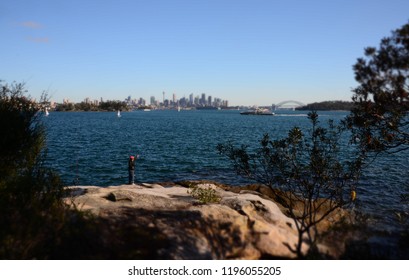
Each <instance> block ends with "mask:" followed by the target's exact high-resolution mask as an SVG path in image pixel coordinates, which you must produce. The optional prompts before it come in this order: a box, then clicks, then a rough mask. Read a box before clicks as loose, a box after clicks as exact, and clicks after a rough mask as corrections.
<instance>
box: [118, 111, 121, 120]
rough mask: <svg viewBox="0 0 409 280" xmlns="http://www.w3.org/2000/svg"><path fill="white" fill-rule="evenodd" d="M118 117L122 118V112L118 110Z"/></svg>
mask: <svg viewBox="0 0 409 280" xmlns="http://www.w3.org/2000/svg"><path fill="white" fill-rule="evenodd" d="M117 116H118V118H120V117H121V111H119V110H118V113H117Z"/></svg>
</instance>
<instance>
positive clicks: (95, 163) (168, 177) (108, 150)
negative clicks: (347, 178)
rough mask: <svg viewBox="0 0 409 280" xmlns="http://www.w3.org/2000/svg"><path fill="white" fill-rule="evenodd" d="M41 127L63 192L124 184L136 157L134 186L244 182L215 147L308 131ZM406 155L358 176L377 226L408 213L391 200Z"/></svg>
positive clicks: (226, 117)
mask: <svg viewBox="0 0 409 280" xmlns="http://www.w3.org/2000/svg"><path fill="white" fill-rule="evenodd" d="M319 114H320V120H321V122H323V123H324V122H325V121H326V120H328V119H333V120H335V121H339V120H341V119H342V118H344V117H345V116H346V114H347V113H346V112H321V113H319ZM44 121H45V124H46V127H47V147H48V155H47V164H48V165H50V166H51V167H53V168H54V169H56V170H57V171H58V172H59V173H60V174H61V177H62V179H63V180H64V182H65V184H67V185H73V184H76V185H97V186H108V185H120V184H125V183H127V161H128V157H129V155H131V154H139V155H140V158H139V159H138V160H137V163H136V172H135V173H136V174H135V175H136V181H137V182H166V181H178V180H187V179H193V180H197V179H207V180H215V181H219V182H223V183H227V184H232V185H240V184H245V183H248V182H249V181H246V180H244V179H242V178H240V177H238V176H237V175H236V174H235V173H234V172H233V171H232V168H231V165H230V162H229V161H228V160H227V159H226V158H224V157H222V156H220V155H219V154H218V153H217V150H216V146H217V144H218V143H225V142H226V141H229V140H231V141H233V142H234V143H236V144H237V145H242V144H244V145H249V146H250V147H256V146H257V145H258V141H259V140H260V139H261V137H262V136H263V134H264V133H269V134H270V135H271V136H272V137H273V138H283V137H285V136H286V135H287V132H288V130H289V129H291V128H292V127H293V126H299V127H301V128H303V129H309V128H310V125H309V121H308V119H307V112H297V111H295V112H292V111H281V112H280V111H279V112H278V114H277V115H276V116H242V115H240V114H239V112H238V111H228V110H220V111H201V110H195V111H181V112H177V111H172V110H165V111H161V110H156V111H150V112H143V111H135V112H123V113H122V117H121V118H118V117H117V116H116V113H115V112H67V113H64V112H52V113H51V114H50V115H49V116H48V117H45V118H44ZM407 156H408V153H400V154H395V155H393V156H389V157H388V156H383V157H382V158H378V159H377V161H375V162H374V163H372V164H371V165H370V166H369V167H368V168H367V169H366V172H365V174H366V175H365V176H364V177H363V179H362V181H361V183H360V188H359V190H358V196H359V204H360V205H361V207H362V208H363V209H364V210H365V211H366V212H367V213H370V214H371V216H372V217H373V219H374V220H376V221H378V220H379V221H382V223H383V225H392V226H393V224H396V217H395V213H396V212H398V211H408V209H407V208H405V207H407V206H406V205H404V204H402V203H401V201H400V197H399V195H400V194H401V193H402V192H405V191H406V192H409V188H408V183H407V182H408V178H409V175H408V171H407V170H408V162H407V158H408V157H407Z"/></svg>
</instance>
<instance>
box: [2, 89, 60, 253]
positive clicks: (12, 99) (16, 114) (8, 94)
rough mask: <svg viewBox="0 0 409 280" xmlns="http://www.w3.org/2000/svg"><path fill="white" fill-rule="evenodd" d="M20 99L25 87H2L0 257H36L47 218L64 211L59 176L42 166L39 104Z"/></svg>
mask: <svg viewBox="0 0 409 280" xmlns="http://www.w3.org/2000/svg"><path fill="white" fill-rule="evenodd" d="M24 94H25V90H24V84H16V83H14V84H12V85H7V84H0V131H1V136H0V258H11V259H14V258H32V257H35V256H34V255H32V254H33V253H34V252H38V251H37V250H44V248H46V247H44V246H40V245H39V244H42V245H44V243H43V242H44V238H45V235H46V234H47V233H50V232H49V231H48V230H47V226H50V225H51V224H52V223H51V222H50V220H52V219H53V217H51V216H50V214H51V213H52V214H56V213H61V211H60V210H62V209H64V207H63V205H62V201H61V197H62V193H63V192H62V185H61V183H60V180H59V177H58V176H57V175H56V174H54V173H53V172H52V171H51V170H50V169H47V168H45V167H44V166H43V165H42V159H43V155H44V153H43V152H44V145H45V132H44V127H43V125H42V124H41V120H40V118H41V116H42V115H41V103H36V102H34V101H32V100H31V99H30V98H29V97H26V96H24Z"/></svg>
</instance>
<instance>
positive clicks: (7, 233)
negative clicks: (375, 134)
mask: <svg viewBox="0 0 409 280" xmlns="http://www.w3.org/2000/svg"><path fill="white" fill-rule="evenodd" d="M0 86H1V87H0V131H1V133H0V259H146V258H148V259H154V258H158V256H157V252H158V247H160V248H163V247H164V246H167V244H166V242H164V240H165V239H164V238H163V236H162V235H161V234H160V233H159V232H157V231H155V230H154V229H146V228H143V227H138V226H132V223H130V221H127V220H124V219H122V220H118V221H107V220H104V219H102V218H97V217H95V216H94V215H91V214H90V213H87V212H83V211H80V210H79V209H72V208H70V207H69V206H68V205H67V204H66V203H65V202H64V197H65V191H64V188H63V185H62V184H61V181H60V179H59V176H58V175H57V174H55V173H54V172H53V171H52V170H50V169H49V168H46V167H44V166H43V164H42V162H43V157H44V148H45V141H44V139H45V133H44V128H43V126H42V123H41V117H42V113H41V110H42V107H43V105H44V104H46V102H43V101H42V102H39V103H36V102H34V101H32V100H31V99H30V98H29V97H25V96H24V94H25V91H24V85H23V84H12V85H7V84H5V85H0Z"/></svg>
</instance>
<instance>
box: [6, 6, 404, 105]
mask: <svg viewBox="0 0 409 280" xmlns="http://www.w3.org/2000/svg"><path fill="white" fill-rule="evenodd" d="M0 9H1V11H2V17H0V36H1V38H4V39H5V42H7V43H4V44H0V61H1V62H2V69H3V71H2V72H1V73H0V80H2V81H3V82H5V83H12V82H13V81H16V82H25V83H26V85H27V89H28V91H29V94H30V95H32V96H34V97H36V98H37V99H38V98H39V96H40V95H41V93H42V92H43V91H44V90H45V91H48V92H49V94H50V96H51V98H52V99H53V100H55V101H57V102H61V101H62V100H63V99H64V98H70V99H71V100H74V101H76V102H78V101H80V100H83V99H84V98H86V97H90V98H100V97H102V98H103V99H105V100H109V99H110V100H115V99H118V97H119V96H120V97H121V99H122V96H129V95H132V96H138V97H142V98H143V99H145V100H149V99H150V96H155V97H156V98H157V99H158V100H160V99H161V94H162V92H163V91H165V92H166V93H169V94H172V93H175V94H177V95H178V96H179V97H181V96H189V94H191V93H192V92H193V93H197V94H201V93H202V92H204V93H207V94H208V95H212V96H220V97H221V98H223V99H225V100H229V102H230V105H232V106H235V105H246V106H252V105H266V104H273V103H278V102H281V101H283V100H289V99H290V100H298V101H301V102H303V103H312V102H319V101H324V100H345V101H348V100H350V98H351V96H352V92H351V89H352V88H354V87H355V86H356V85H357V84H356V82H355V80H354V73H353V70H352V65H353V64H354V63H355V62H356V60H357V59H358V58H359V57H362V56H363V55H364V49H365V48H366V47H368V46H375V47H376V46H378V44H379V42H380V40H381V39H382V38H383V37H386V36H389V35H390V32H391V31H392V30H395V29H397V28H399V27H400V26H402V25H403V24H405V23H407V21H408V16H407V12H406V11H407V10H409V2H408V1H404V0H391V1H373V0H362V1H354V0H345V1H325V0H314V1H296V0H292V1H271V0H257V1H246V0H234V1H233V0H223V1H218V0H217V1H216V0H207V1H188V0H175V1H165V0H152V1H147V0H138V1H130V0H121V1H103V2H101V1H96V0H90V1H79V0H72V1H52V0H39V1H28V0H15V1H6V2H5V3H2V4H0ZM169 98H170V99H171V98H172V97H171V96H170V97H169Z"/></svg>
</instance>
